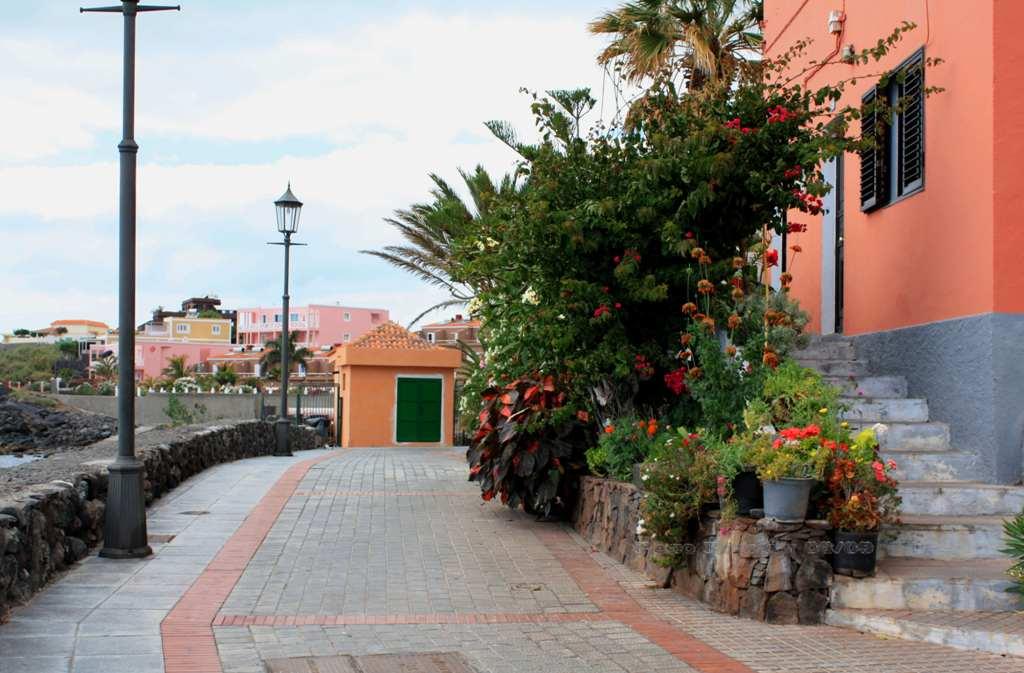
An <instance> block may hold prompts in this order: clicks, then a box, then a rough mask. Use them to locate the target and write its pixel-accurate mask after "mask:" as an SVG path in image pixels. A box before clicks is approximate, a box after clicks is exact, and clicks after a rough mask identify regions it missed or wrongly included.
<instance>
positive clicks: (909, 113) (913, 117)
mask: <svg viewBox="0 0 1024 673" xmlns="http://www.w3.org/2000/svg"><path fill="white" fill-rule="evenodd" d="M923 58H924V55H923V54H921V55H919V56H918V57H917V58H915V59H914V60H913V61H911V62H910V63H908V64H907V66H906V67H907V70H906V72H905V73H904V77H903V82H902V84H901V85H900V103H899V105H900V110H899V125H900V126H899V131H900V133H899V139H900V140H899V164H898V166H899V175H898V176H897V177H898V179H899V181H898V186H899V192H900V195H903V194H906V193H907V192H911V191H914V190H915V189H919V188H920V187H921V186H922V183H923V181H924V63H923Z"/></svg>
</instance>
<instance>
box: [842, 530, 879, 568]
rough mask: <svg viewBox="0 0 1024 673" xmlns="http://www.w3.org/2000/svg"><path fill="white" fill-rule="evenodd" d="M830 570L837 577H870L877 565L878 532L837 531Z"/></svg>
mask: <svg viewBox="0 0 1024 673" xmlns="http://www.w3.org/2000/svg"><path fill="white" fill-rule="evenodd" d="M835 536H836V544H835V547H834V549H833V551H832V569H833V570H835V572H836V574H838V575H848V576H850V577H871V576H872V575H874V574H875V566H876V564H877V563H878V531H873V532H870V533H854V532H852V531H845V530H837V531H836V533H835Z"/></svg>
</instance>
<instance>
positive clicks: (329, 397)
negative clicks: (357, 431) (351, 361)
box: [261, 383, 342, 445]
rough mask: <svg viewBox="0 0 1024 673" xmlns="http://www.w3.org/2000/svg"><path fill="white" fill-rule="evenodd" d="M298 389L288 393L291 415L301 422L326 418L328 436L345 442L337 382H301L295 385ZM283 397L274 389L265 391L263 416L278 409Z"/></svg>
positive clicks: (311, 421)
mask: <svg viewBox="0 0 1024 673" xmlns="http://www.w3.org/2000/svg"><path fill="white" fill-rule="evenodd" d="M290 390H293V391H294V392H293V393H292V394H290V395H289V396H288V415H289V416H291V417H292V418H294V419H295V420H296V422H298V423H307V424H313V423H314V422H315V421H316V419H317V418H322V419H325V423H324V424H325V426H326V431H327V433H328V437H330V438H331V440H332V441H333V442H334V443H335V444H337V445H340V444H341V409H342V407H341V405H342V400H341V394H340V391H339V390H338V386H337V385H335V384H333V383H300V384H298V385H296V386H291V387H290ZM278 404H280V398H279V397H278V396H277V395H276V394H274V393H273V392H267V393H265V394H264V395H263V403H262V405H261V407H262V409H263V413H262V416H263V417H264V418H266V417H267V416H270V415H275V414H276V413H277V405H278Z"/></svg>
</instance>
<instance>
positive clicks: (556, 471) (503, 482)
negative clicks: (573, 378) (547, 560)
mask: <svg viewBox="0 0 1024 673" xmlns="http://www.w3.org/2000/svg"><path fill="white" fill-rule="evenodd" d="M482 397H483V408H482V410H481V411H480V415H479V421H480V426H479V429H478V430H477V432H476V435H474V437H473V440H472V442H471V443H470V447H469V450H468V451H467V452H466V460H467V461H468V462H469V480H470V481H478V482H480V490H481V492H482V496H483V499H484V500H491V499H492V498H494V497H498V498H499V499H500V500H501V502H502V503H504V504H507V505H508V506H509V507H518V506H520V505H522V506H523V508H524V509H525V510H526V511H528V512H531V513H536V514H538V515H544V516H547V515H550V514H552V512H553V511H554V510H555V509H556V508H563V509H564V508H565V507H566V506H567V505H568V504H569V503H567V501H566V499H567V494H568V493H571V492H573V491H574V490H575V488H574V484H573V483H572V482H573V481H574V480H575V479H576V478H577V477H578V475H579V473H580V471H581V470H582V467H583V465H584V460H583V453H584V451H585V450H586V449H587V448H588V446H589V445H590V443H592V441H593V440H592V439H591V438H592V437H593V432H592V431H588V428H589V427H590V426H589V425H588V424H587V423H586V422H585V421H584V420H583V417H581V416H580V415H579V414H576V413H574V412H573V411H572V410H571V409H568V408H566V407H565V402H566V394H565V392H564V391H561V390H559V389H558V386H557V384H556V381H555V378H554V377H553V376H547V377H545V378H543V379H541V380H534V379H519V380H517V381H513V382H512V383H509V384H508V385H506V386H504V387H490V388H488V389H486V390H484V391H483V393H482Z"/></svg>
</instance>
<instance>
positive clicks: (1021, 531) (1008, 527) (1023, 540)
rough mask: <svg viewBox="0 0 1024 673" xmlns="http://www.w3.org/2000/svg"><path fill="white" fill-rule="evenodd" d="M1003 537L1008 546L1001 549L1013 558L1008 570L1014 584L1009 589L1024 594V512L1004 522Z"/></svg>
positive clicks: (1007, 572)
mask: <svg viewBox="0 0 1024 673" xmlns="http://www.w3.org/2000/svg"><path fill="white" fill-rule="evenodd" d="M1003 539H1004V541H1005V543H1006V546H1005V547H1004V548H1003V549H1001V550H1000V551H1001V552H1002V553H1004V554H1006V555H1007V556H1009V557H1010V558H1011V559H1013V565H1012V566H1010V569H1009V570H1007V571H1006V574H1007V575H1009V576H1010V579H1011V581H1012V582H1013V585H1012V586H1011V587H1010V588H1009V589H1007V591H1010V592H1012V593H1015V594H1022V595H1024V512H1022V513H1020V514H1018V515H1017V516H1015V517H1014V518H1012V519H1009V520H1007V521H1004V522H1003Z"/></svg>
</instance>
